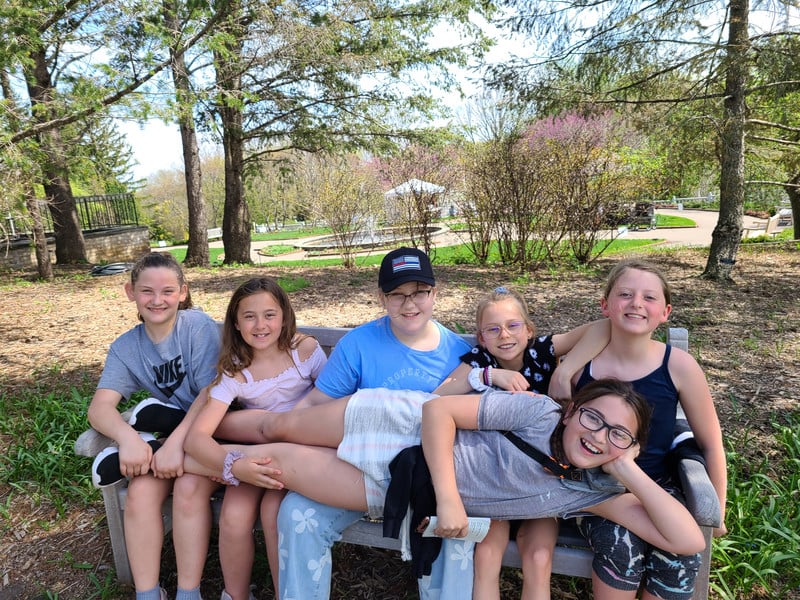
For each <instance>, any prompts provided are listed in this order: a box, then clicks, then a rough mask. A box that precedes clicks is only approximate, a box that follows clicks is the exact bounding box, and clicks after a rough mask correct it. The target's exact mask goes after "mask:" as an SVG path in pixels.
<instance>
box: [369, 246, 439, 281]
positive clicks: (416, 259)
mask: <svg viewBox="0 0 800 600" xmlns="http://www.w3.org/2000/svg"><path fill="white" fill-rule="evenodd" d="M409 281H418V282H420V283H427V284H428V285H433V286H435V285H436V279H435V278H434V276H433V267H432V266H431V259H429V258H428V255H427V254H425V253H424V252H423V251H422V250H419V249H418V248H406V247H403V248H397V249H396V250H392V251H391V252H389V254H387V255H386V256H384V257H383V261H382V262H381V270H380V273H379V274H378V286H380V288H381V290H382V291H384V292H390V291H392V290H393V289H395V288H396V287H398V286H401V285H403V284H404V283H408V282H409Z"/></svg>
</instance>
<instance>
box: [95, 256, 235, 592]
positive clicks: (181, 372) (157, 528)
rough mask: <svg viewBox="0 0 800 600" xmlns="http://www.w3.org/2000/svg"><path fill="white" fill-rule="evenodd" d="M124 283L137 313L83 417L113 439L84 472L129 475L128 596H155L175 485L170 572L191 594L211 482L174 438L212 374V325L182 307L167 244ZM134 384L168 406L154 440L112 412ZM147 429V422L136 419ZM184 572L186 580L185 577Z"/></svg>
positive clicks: (187, 302) (108, 479) (152, 402)
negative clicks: (173, 566)
mask: <svg viewBox="0 0 800 600" xmlns="http://www.w3.org/2000/svg"><path fill="white" fill-rule="evenodd" d="M125 293H126V294H127V296H128V299H129V300H131V301H132V302H134V303H135V304H136V310H137V312H138V315H139V320H140V321H141V323H140V324H138V325H136V326H135V327H133V328H132V329H131V330H129V331H127V332H126V333H124V334H122V335H121V336H120V337H119V338H118V339H117V340H116V341H114V343H113V344H112V345H111V348H110V349H109V352H108V356H107V357H106V363H105V367H104V368H103V374H102V375H101V377H100V382H99V384H98V386H97V390H96V391H95V393H94V396H93V398H92V401H91V403H90V405H89V410H88V417H89V422H90V423H91V425H92V427H94V428H95V429H96V430H97V431H99V432H100V433H102V434H104V435H106V436H108V437H109V438H111V439H112V440H114V441H115V442H116V444H117V446H111V447H109V448H106V449H105V450H103V451H102V452H101V453H100V454H98V456H97V458H96V459H95V462H94V464H93V465H92V479H93V481H94V483H95V485H97V486H98V487H100V486H104V485H111V484H113V483H116V482H117V481H119V480H120V479H122V478H123V477H128V478H129V479H130V481H129V483H128V495H127V500H126V510H125V515H124V518H125V545H126V546H127V550H128V557H129V559H130V564H131V571H132V573H133V580H134V584H135V587H136V598H137V600H145V599H149V598H153V599H156V600H157V599H159V598H161V597H163V593H164V592H163V590H161V588H160V585H159V567H160V563H161V548H162V545H163V541H164V527H163V523H162V517H161V505H162V503H163V501H164V499H165V498H166V497H167V496H168V495H169V494H170V493H171V492H172V493H173V494H174V498H175V501H174V502H175V506H181V507H182V508H183V510H176V511H175V513H174V514H173V520H174V527H173V538H174V542H175V551H176V554H178V565H184V566H186V567H189V568H187V569H185V570H184V569H181V572H180V573H179V574H178V579H179V581H181V584H182V585H181V586H180V590H181V591H183V592H184V593H185V595H184V596H183V597H185V598H195V599H199V598H200V592H199V586H200V576H201V574H202V571H203V565H204V563H205V557H206V554H207V548H208V543H209V535H210V529H211V526H210V524H211V507H210V504H209V502H208V498H209V496H210V495H211V493H212V491H213V490H214V489H215V488H216V487H218V484H217V483H215V482H213V481H211V480H210V479H206V478H204V477H197V476H196V475H190V474H187V475H184V472H183V441H184V438H185V436H186V432H187V431H188V428H189V425H190V424H191V421H192V419H193V418H194V416H195V414H196V413H197V408H199V403H198V404H195V405H193V404H192V403H193V401H194V399H195V398H196V397H197V396H198V395H199V394H200V392H201V390H202V389H203V388H204V387H205V386H207V385H208V384H209V383H210V382H211V380H212V379H213V378H214V375H215V374H216V368H215V367H216V363H217V360H218V358H219V348H220V330H219V325H218V324H217V323H216V322H215V321H214V320H213V319H212V318H211V317H209V316H208V315H206V314H205V313H203V312H202V311H200V310H188V309H191V306H192V301H191V297H190V295H189V287H188V284H187V282H186V279H185V277H184V274H183V271H182V269H181V267H180V265H179V264H178V262H177V261H176V260H175V258H174V257H173V256H172V255H171V254H169V253H159V252H153V253H150V254H147V255H145V256H143V257H142V258H141V259H139V261H137V263H136V264H135V265H134V267H133V270H132V271H131V280H130V282H129V283H126V284H125ZM140 390H145V391H146V392H147V393H148V394H149V395H150V396H151V398H148V399H147V400H145V401H142V403H140V405H139V407H141V406H142V405H146V406H147V407H148V410H150V412H152V410H153V409H156V410H158V411H161V412H166V413H171V414H174V415H177V421H178V423H177V426H176V427H175V428H174V430H173V429H172V427H170V428H169V429H170V431H165V430H164V429H163V428H161V427H159V428H158V431H160V432H163V433H164V434H165V435H163V436H162V437H161V438H159V439H158V440H155V438H154V437H153V436H152V435H150V434H149V433H148V434H144V433H143V434H141V437H140V434H139V432H138V431H137V430H141V429H142V427H140V425H142V424H143V422H144V419H141V422H140V423H137V424H136V428H134V427H133V426H132V425H131V424H129V423H128V422H126V421H125V420H124V419H123V417H122V415H121V414H120V412H119V409H118V405H119V403H120V402H121V401H122V399H123V398H125V399H127V398H130V396H131V394H133V393H134V392H138V391H140ZM195 406H197V408H195ZM134 411H135V412H136V409H134ZM153 427H155V426H153ZM148 430H149V431H154V430H155V429H154V428H149V427H148V428H146V429H144V431H148ZM187 572H189V575H187V574H186V573H187ZM194 574H196V576H195V575H194ZM188 577H192V578H193V579H194V581H191V580H190V581H186V579H187V578H188Z"/></svg>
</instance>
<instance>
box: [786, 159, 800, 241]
mask: <svg viewBox="0 0 800 600" xmlns="http://www.w3.org/2000/svg"><path fill="white" fill-rule="evenodd" d="M786 183H787V185H786V186H784V188H783V189H785V190H786V194H787V195H788V196H789V206H790V207H791V208H792V227H794V239H797V238H798V237H800V222H798V219H800V173H795V174H794V176H793V177H792V178H791V179H790V180H789V181H787V182H786Z"/></svg>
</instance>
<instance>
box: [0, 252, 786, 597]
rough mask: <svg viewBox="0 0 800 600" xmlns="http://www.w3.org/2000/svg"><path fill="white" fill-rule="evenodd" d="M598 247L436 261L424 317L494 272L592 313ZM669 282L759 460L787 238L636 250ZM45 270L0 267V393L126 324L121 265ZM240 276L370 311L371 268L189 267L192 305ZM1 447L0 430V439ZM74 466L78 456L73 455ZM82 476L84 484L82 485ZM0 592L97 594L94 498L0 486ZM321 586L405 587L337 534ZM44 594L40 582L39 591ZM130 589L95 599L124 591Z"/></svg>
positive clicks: (79, 379) (778, 399) (780, 368)
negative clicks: (546, 264)
mask: <svg viewBox="0 0 800 600" xmlns="http://www.w3.org/2000/svg"><path fill="white" fill-rule="evenodd" d="M617 258H618V257H614V258H613V259H601V260H600V261H599V262H598V264H597V265H596V267H597V269H596V270H592V271H591V272H585V273H574V272H570V273H561V272H538V273H531V274H523V275H520V274H519V273H514V272H512V271H509V270H506V269H503V268H497V267H491V268H474V267H470V266H449V267H438V268H437V275H438V279H439V287H440V291H439V295H438V299H437V304H436V316H437V318H438V319H439V320H440V321H441V322H443V323H444V324H445V325H447V326H449V327H451V328H454V329H456V330H461V331H471V329H472V324H473V321H474V306H475V303H476V299H477V298H479V297H480V296H481V295H482V294H483V293H484V292H485V291H486V290H488V289H491V288H493V287H495V286H497V285H507V286H511V287H514V288H515V289H517V290H518V291H520V292H521V293H523V295H524V296H525V297H526V299H527V300H528V303H529V305H530V309H531V311H532V314H533V317H534V321H535V322H536V324H537V327H538V329H539V330H540V331H542V332H548V331H563V330H565V329H567V328H571V327H573V326H576V325H579V324H581V323H585V322H586V321H588V320H591V319H595V318H598V317H599V316H600V311H599V298H600V295H601V292H602V288H603V281H604V276H605V273H606V272H607V270H608V269H609V268H610V266H611V265H612V264H613V263H614V262H615V261H616V260H617ZM649 259H650V260H651V261H652V262H655V263H656V264H658V265H659V266H660V267H661V268H662V269H663V270H664V272H665V273H666V275H667V277H668V279H669V281H670V282H671V284H672V286H673V298H674V304H673V313H672V317H671V325H672V326H679V327H687V328H688V329H689V331H690V352H691V353H692V354H693V355H694V356H695V357H696V358H697V360H698V362H699V363H700V365H701V366H702V367H703V369H704V370H705V373H706V375H707V377H708V380H709V384H710V387H711V391H712V394H713V396H714V400H715V403H716V405H717V410H718V412H719V414H720V418H721V421H722V424H723V430H724V431H726V432H733V431H741V430H743V429H745V428H746V429H748V430H750V431H751V432H752V437H751V439H752V441H753V444H752V445H751V447H748V448H742V449H739V450H740V451H744V452H746V453H750V454H752V456H753V460H757V461H760V460H761V459H762V458H763V457H764V456H768V455H769V454H770V453H772V452H774V449H773V448H772V447H771V446H770V443H769V437H770V436H769V434H770V432H771V425H770V424H771V422H772V421H773V420H774V419H776V418H779V417H780V415H781V413H783V412H784V411H787V410H796V409H797V408H798V405H797V399H798V398H800V378H798V375H799V374H800V373H799V371H800V369H798V365H799V364H800V333H798V332H799V331H800V303H799V302H798V298H797V290H798V287H797V280H798V276H800V251H798V250H797V249H796V248H792V247H791V245H784V246H782V247H781V250H780V251H778V249H777V247H776V246H774V245H767V244H765V245H762V246H761V247H755V246H743V247H742V249H741V250H740V253H739V256H738V261H737V264H736V268H735V270H734V277H735V283H730V284H717V283H713V282H711V281H707V280H704V279H702V278H700V277H699V276H700V274H701V272H702V270H703V267H704V265H705V260H706V255H705V252H704V251H702V250H699V249H665V250H664V251H663V252H661V253H658V254H653V255H649ZM58 271H59V277H58V278H57V279H56V280H55V281H53V282H49V283H41V282H34V281H32V280H31V279H30V278H29V277H28V276H26V275H22V274H5V275H2V274H0V290H1V291H0V307H1V308H2V310H0V340H2V344H0V388H1V389H2V390H3V391H5V392H6V393H13V392H14V391H15V390H20V389H24V388H26V387H29V386H30V385H31V384H32V383H33V382H35V381H36V382H38V383H39V384H40V385H44V386H45V387H46V386H47V385H49V384H50V383H52V385H53V386H54V387H55V386H58V387H59V389H61V388H62V386H64V385H75V386H78V387H81V386H85V385H86V382H87V381H89V382H93V381H96V380H97V378H98V376H99V373H100V370H101V368H102V364H103V360H104V358H105V354H106V351H107V349H108V346H109V344H110V343H111V342H112V341H113V340H114V339H115V338H116V337H117V336H118V335H120V334H121V333H122V332H124V331H125V330H127V329H129V328H130V327H131V326H133V325H134V324H135V323H136V315H135V311H134V308H133V306H132V304H130V303H129V302H128V300H127V298H126V297H125V294H124V292H123V289H122V286H123V283H124V282H125V277H126V275H124V274H123V275H116V276H110V277H87V276H85V273H86V271H88V269H86V268H81V269H58ZM254 275H272V276H275V277H289V278H303V279H304V280H306V281H307V282H308V284H309V285H308V286H307V287H306V288H304V289H302V290H299V291H297V292H294V293H292V295H291V298H292V303H293V305H294V307H295V309H296V311H297V316H298V321H299V322H300V323H301V324H305V325H320V326H342V327H350V326H354V325H358V324H360V323H363V322H364V321H367V320H369V319H372V318H374V317H376V316H378V315H380V314H381V309H380V306H379V304H378V303H377V301H376V297H375V281H376V279H377V267H371V268H363V269H357V270H354V271H347V270H344V269H341V268H325V269H309V268H291V269H289V268H276V267H271V266H263V267H259V268H247V269H235V270H232V269H216V270H202V269H193V270H189V272H188V278H189V281H190V286H191V290H192V297H193V299H194V301H195V304H197V305H199V306H201V307H202V308H203V309H204V310H206V311H207V312H208V313H209V314H211V315H212V316H213V317H215V318H217V319H222V317H223V315H224V309H225V305H226V303H227V301H228V298H229V297H230V293H231V291H232V290H233V289H234V288H235V287H236V286H237V285H238V284H239V283H240V282H241V281H243V280H244V279H247V278H249V277H252V276H254ZM3 442H4V443H3V446H4V447H5V446H6V445H7V440H3ZM86 468H87V472H88V469H89V463H88V460H87V465H86ZM87 485H88V484H87ZM0 519H2V541H0V570H1V572H0V576H2V581H0V600H6V599H9V600H10V599H12V598H14V599H29V598H30V599H33V598H40V597H41V598H54V597H55V595H54V594H55V593H56V592H57V593H58V596H57V597H58V598H59V599H64V600H70V599H88V598H94V597H97V598H99V597H101V596H100V595H99V593H98V590H99V586H98V585H97V584H95V583H93V578H96V579H97V580H99V581H101V582H102V581H103V580H104V579H105V578H106V577H107V576H110V569H111V568H112V567H113V561H112V558H111V551H110V544H109V541H108V535H107V531H106V530H105V527H104V514H103V508H102V502H101V501H100V500H99V495H98V500H97V501H96V502H94V503H92V504H91V505H89V506H83V505H76V506H72V507H70V508H69V510H68V511H67V513H66V514H65V515H63V516H61V517H59V516H58V515H57V514H56V512H55V510H54V508H53V507H50V506H48V505H47V504H46V503H43V502H41V501H39V500H38V499H37V498H28V497H23V496H20V495H18V494H12V493H11V490H10V489H9V488H8V487H7V486H6V487H5V488H3V487H0ZM334 564H335V574H334V592H333V595H332V597H333V598H341V599H343V598H365V599H366V598H406V597H407V598H414V597H416V585H415V582H413V581H412V579H411V577H410V576H409V573H408V568H407V565H405V564H403V563H402V562H400V561H399V559H398V558H397V557H396V555H394V554H393V553H390V552H383V551H378V550H371V549H364V548H355V547H346V546H341V547H337V550H336V555H335V561H334ZM207 571H208V577H207V578H206V581H204V585H203V593H204V596H205V597H206V598H207V599H208V598H211V599H214V598H217V597H218V596H219V590H220V589H221V583H220V579H219V570H218V562H217V559H216V556H215V555H212V556H211V557H209V561H208V567H207ZM162 572H163V574H164V582H165V584H166V585H167V587H168V589H170V590H171V592H172V593H174V589H175V576H174V557H173V556H172V555H171V546H170V545H169V543H167V547H166V550H165V553H164V564H163V569H162ZM266 573H267V567H266V564H265V561H264V560H263V559H262V560H260V561H259V563H258V564H257V565H256V572H255V575H254V582H256V583H258V590H257V597H258V598H259V599H266V598H272V597H273V596H272V592H271V589H270V588H269V587H268V586H267V584H266V583H265V581H266V579H267V575H266ZM518 577H519V576H518V573H517V572H515V571H511V572H509V573H507V575H506V576H505V577H504V583H503V585H504V586H505V590H506V592H505V593H504V597H510V598H511V597H515V596H516V595H518V586H519V581H518ZM573 584H574V582H570V581H569V580H566V579H561V578H558V579H557V580H556V585H557V587H558V589H557V590H556V591H554V597H555V598H582V597H587V596H586V595H585V594H587V593H588V592H586V588H585V586H582V584H580V583H579V584H578V587H577V588H573V587H572V586H573ZM48 590H49V591H50V594H49V595H47V593H46V592H47V591H48ZM129 594H130V590H120V593H119V594H118V595H112V596H103V597H105V598H109V597H110V598H112V599H113V598H125V597H129Z"/></svg>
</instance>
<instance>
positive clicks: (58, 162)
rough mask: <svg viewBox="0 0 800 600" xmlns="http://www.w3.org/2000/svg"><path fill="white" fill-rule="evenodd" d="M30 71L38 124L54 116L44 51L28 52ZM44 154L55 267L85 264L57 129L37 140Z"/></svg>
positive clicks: (65, 163) (34, 108)
mask: <svg viewBox="0 0 800 600" xmlns="http://www.w3.org/2000/svg"><path fill="white" fill-rule="evenodd" d="M31 59H32V61H33V71H32V72H30V73H28V77H27V80H28V81H27V84H28V94H29V95H30V99H31V105H32V108H33V113H34V115H39V116H38V117H37V118H38V120H39V121H40V122H45V121H48V120H50V119H51V118H52V117H53V116H54V114H53V97H54V93H53V92H54V90H53V86H52V84H51V82H50V73H49V71H48V68H47V61H46V56H45V53H44V50H41V49H37V50H34V51H33V52H31ZM39 144H40V145H41V148H42V152H43V154H44V157H45V158H44V164H42V176H43V177H44V181H43V185H44V193H45V196H46V198H47V201H48V206H49V208H50V214H52V216H53V228H54V230H55V238H56V262H57V263H58V264H67V263H77V262H86V244H85V242H84V239H83V233H82V232H81V224H80V219H79V218H78V211H77V210H76V208H75V198H74V197H73V195H72V188H71V187H70V184H69V169H68V167H67V160H66V148H65V146H64V143H63V141H62V139H61V131H60V130H59V129H58V128H54V129H49V130H47V131H46V132H44V133H42V134H41V135H40V136H39Z"/></svg>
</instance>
